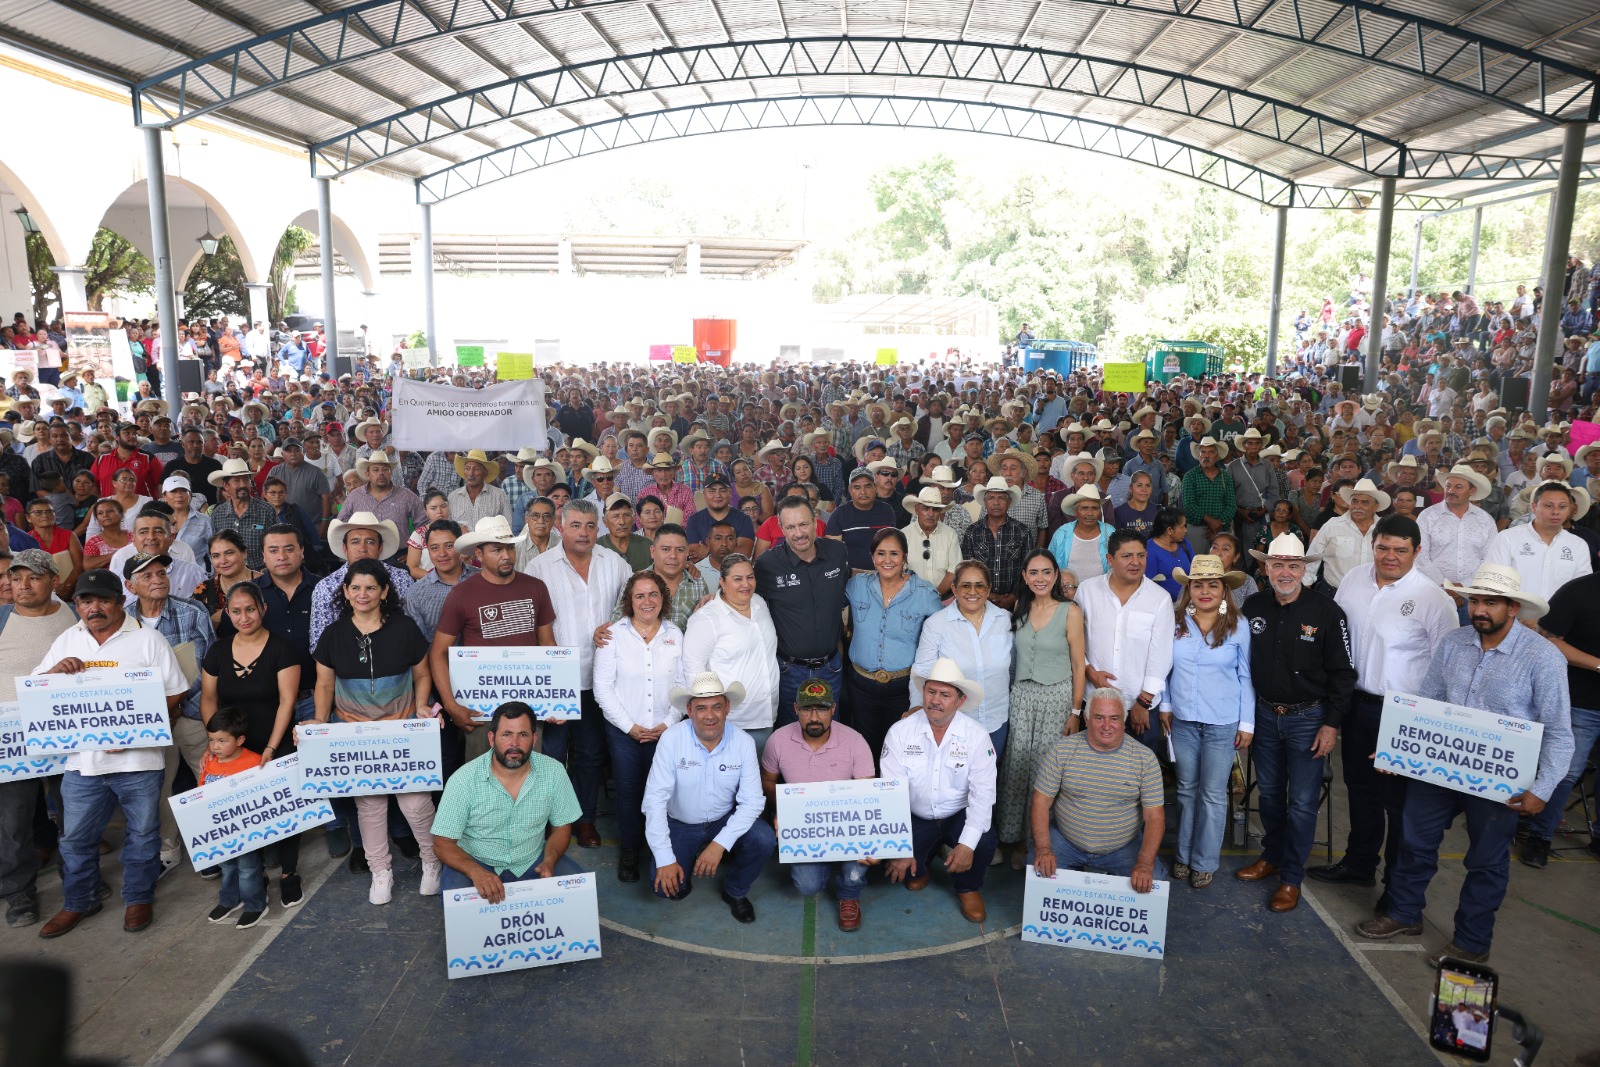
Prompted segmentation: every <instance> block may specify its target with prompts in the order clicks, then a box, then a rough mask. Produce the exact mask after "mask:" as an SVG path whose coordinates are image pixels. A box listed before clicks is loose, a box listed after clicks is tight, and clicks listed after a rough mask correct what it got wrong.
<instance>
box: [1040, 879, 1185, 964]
mask: <svg viewBox="0 0 1600 1067" xmlns="http://www.w3.org/2000/svg"><path fill="white" fill-rule="evenodd" d="M1171 885H1172V883H1171V882H1156V883H1154V884H1153V886H1152V887H1151V889H1150V892H1148V893H1136V892H1134V889H1133V883H1132V882H1131V881H1130V880H1128V879H1127V878H1119V877H1117V876H1115V875H1110V874H1092V873H1089V872H1086V871H1068V870H1064V869H1059V868H1058V869H1057V870H1056V873H1055V874H1054V875H1052V876H1051V877H1049V878H1041V877H1039V872H1038V871H1036V870H1035V869H1034V868H1032V867H1029V868H1028V881H1027V884H1026V885H1025V886H1024V888H1023V892H1022V940H1024V941H1032V942H1034V943H1035V944H1040V945H1061V946H1064V947H1066V948H1076V949H1083V950H1085V951H1088V952H1109V953H1113V954H1115V955H1119V956H1140V957H1144V958H1147V959H1161V958H1163V957H1165V956H1166V952H1167V949H1166V945H1167V897H1168V891H1169V889H1170V888H1171Z"/></svg>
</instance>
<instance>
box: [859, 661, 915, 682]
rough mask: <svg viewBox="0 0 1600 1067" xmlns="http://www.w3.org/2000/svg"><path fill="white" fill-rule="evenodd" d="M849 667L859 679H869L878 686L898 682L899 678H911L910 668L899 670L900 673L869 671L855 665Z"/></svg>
mask: <svg viewBox="0 0 1600 1067" xmlns="http://www.w3.org/2000/svg"><path fill="white" fill-rule="evenodd" d="M850 666H851V667H852V668H853V669H854V670H855V672H856V673H857V674H859V675H861V677H863V678H871V679H872V680H873V681H874V682H877V683H878V684H879V685H883V684H885V683H888V682H893V681H898V680H899V679H901V678H908V677H910V676H911V668H910V667H907V668H906V669H905V670H900V671H884V670H877V671H869V670H867V669H866V668H865V667H861V666H858V665H857V664H854V663H852V664H850Z"/></svg>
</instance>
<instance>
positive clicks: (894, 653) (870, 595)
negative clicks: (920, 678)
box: [844, 527, 944, 760]
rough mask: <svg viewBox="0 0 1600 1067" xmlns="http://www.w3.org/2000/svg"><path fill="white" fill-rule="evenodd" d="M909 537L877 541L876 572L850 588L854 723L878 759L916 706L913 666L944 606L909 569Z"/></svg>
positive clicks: (885, 535)
mask: <svg viewBox="0 0 1600 1067" xmlns="http://www.w3.org/2000/svg"><path fill="white" fill-rule="evenodd" d="M906 551H907V549H906V535H905V534H903V533H901V532H900V531H899V530H896V529H894V528H892V527H891V528H889V529H885V530H879V531H878V532H877V533H876V534H874V535H873V538H872V572H871V573H870V574H858V575H856V576H855V577H854V578H851V579H850V581H849V582H848V583H846V585H845V587H844V595H845V599H846V600H847V601H849V603H850V625H851V633H850V670H849V671H847V672H845V676H844V684H845V688H846V689H847V690H848V691H849V694H850V696H849V705H850V725H852V726H854V727H855V728H856V730H858V731H859V732H860V733H861V736H862V737H864V738H866V740H867V746H868V747H869V748H870V749H871V750H872V758H873V759H874V760H876V759H877V758H878V753H879V752H880V751H881V750H882V749H883V738H884V735H885V734H887V733H888V732H889V727H891V726H893V725H894V724H895V723H897V722H899V721H900V717H901V716H902V715H904V714H905V713H906V709H907V708H909V707H910V706H911V664H912V661H913V660H914V659H915V658H916V655H917V639H918V638H919V637H920V636H921V635H922V623H923V621H924V620H925V619H927V618H928V616H930V615H932V614H933V613H934V612H936V611H938V610H940V608H942V607H943V606H944V605H943V604H942V603H941V602H940V600H939V591H938V590H937V589H935V588H934V587H933V586H932V585H931V584H929V582H928V581H927V580H926V579H924V578H921V577H918V576H917V575H915V574H913V573H912V572H911V571H909V570H907V569H906Z"/></svg>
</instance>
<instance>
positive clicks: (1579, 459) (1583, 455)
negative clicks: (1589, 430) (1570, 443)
mask: <svg viewBox="0 0 1600 1067" xmlns="http://www.w3.org/2000/svg"><path fill="white" fill-rule="evenodd" d="M1595 452H1600V441H1590V442H1589V443H1588V444H1586V445H1584V446H1583V447H1582V448H1580V449H1578V451H1577V452H1575V453H1574V454H1573V456H1572V459H1573V462H1575V463H1587V462H1589V457H1590V456H1591V455H1593V454H1594V453H1595Z"/></svg>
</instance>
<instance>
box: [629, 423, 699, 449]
mask: <svg viewBox="0 0 1600 1067" xmlns="http://www.w3.org/2000/svg"><path fill="white" fill-rule="evenodd" d="M659 434H666V435H667V436H668V437H670V438H671V439H672V444H671V445H670V446H668V448H667V449H666V450H667V451H669V452H670V451H671V450H672V449H675V448H677V447H678V431H677V430H674V429H673V428H672V427H670V426H652V427H651V428H650V429H648V430H646V431H645V432H644V441H645V444H646V445H647V446H648V447H650V448H655V445H656V437H657V436H658V435H659ZM696 437H698V438H700V439H701V440H702V441H709V440H711V439H710V438H709V437H707V436H706V435H705V434H703V433H692V434H690V435H689V436H688V437H686V438H684V441H683V447H684V448H688V447H689V442H690V441H691V440H693V439H694V438H696Z"/></svg>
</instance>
